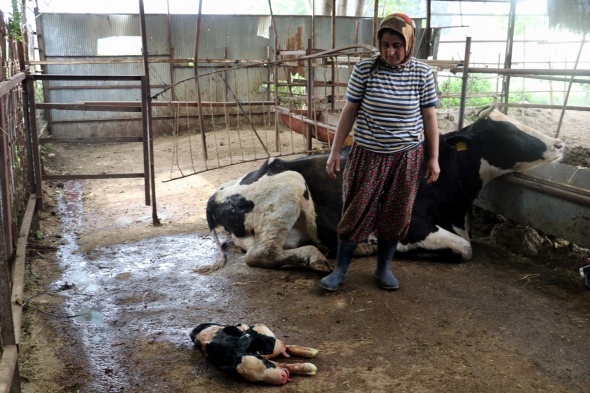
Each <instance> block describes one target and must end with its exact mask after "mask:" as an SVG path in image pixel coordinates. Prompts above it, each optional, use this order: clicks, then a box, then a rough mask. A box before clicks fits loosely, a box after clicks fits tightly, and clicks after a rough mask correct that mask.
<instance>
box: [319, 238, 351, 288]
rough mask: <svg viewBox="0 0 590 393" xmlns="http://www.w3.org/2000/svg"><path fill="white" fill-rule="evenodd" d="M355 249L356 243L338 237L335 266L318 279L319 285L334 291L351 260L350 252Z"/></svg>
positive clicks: (342, 278)
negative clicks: (330, 271)
mask: <svg viewBox="0 0 590 393" xmlns="http://www.w3.org/2000/svg"><path fill="white" fill-rule="evenodd" d="M355 249H356V243H347V242H345V241H343V240H340V239H338V251H337V253H336V267H334V270H333V271H332V273H330V274H328V275H327V276H326V277H324V278H322V279H321V280H320V287H322V288H324V289H325V290H327V291H335V290H336V289H338V286H339V285H340V283H341V282H342V281H343V280H344V277H345V276H346V270H348V266H349V265H350V261H351V260H352V254H354V250H355Z"/></svg>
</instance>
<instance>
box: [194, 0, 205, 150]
mask: <svg viewBox="0 0 590 393" xmlns="http://www.w3.org/2000/svg"><path fill="white" fill-rule="evenodd" d="M202 3H203V2H202V0H199V14H198V15H197V32H196V35H197V37H196V39H195V63H194V66H193V70H194V74H195V89H196V92H197V102H198V108H197V110H198V112H199V126H200V127H201V142H202V145H203V159H204V160H207V158H208V157H207V138H205V122H204V121H203V108H202V106H201V87H200V83H199V40H200V36H201V6H202Z"/></svg>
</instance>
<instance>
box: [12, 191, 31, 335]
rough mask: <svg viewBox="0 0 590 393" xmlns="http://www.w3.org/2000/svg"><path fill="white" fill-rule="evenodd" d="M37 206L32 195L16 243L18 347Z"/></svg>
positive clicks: (14, 278)
mask: <svg viewBox="0 0 590 393" xmlns="http://www.w3.org/2000/svg"><path fill="white" fill-rule="evenodd" d="M36 205H37V195H35V194H32V195H31V196H30V197H29V202H28V203H27V208H26V210H25V215H24V216H23V221H22V225H21V227H20V231H19V234H18V241H17V243H16V258H15V261H14V269H13V272H12V299H11V303H12V323H13V324H14V336H15V342H16V344H17V345H19V344H20V339H21V328H22V319H23V302H24V298H23V293H24V288H25V284H24V282H25V259H26V256H27V241H28V238H29V232H30V230H31V223H32V222H33V216H34V214H35V208H36Z"/></svg>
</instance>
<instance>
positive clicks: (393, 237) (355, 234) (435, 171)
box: [320, 14, 440, 291]
mask: <svg viewBox="0 0 590 393" xmlns="http://www.w3.org/2000/svg"><path fill="white" fill-rule="evenodd" d="M414 34H415V25H414V22H413V21H412V19H411V18H410V17H408V16H407V15H404V14H392V15H389V16H387V17H386V18H384V19H383V21H382V22H381V25H380V26H379V31H378V41H379V52H380V55H379V56H377V57H374V58H371V59H367V60H361V61H360V62H359V63H357V64H356V65H355V66H354V68H353V71H352V74H351V76H350V80H349V82H348V90H347V93H346V104H345V105H344V108H343V110H342V114H341V116H340V120H339V122H338V126H337V129H336V134H335V137H334V143H333V145H332V150H331V152H330V156H329V158H328V161H327V163H326V172H327V173H328V175H329V176H330V177H332V178H336V172H339V171H340V160H341V155H340V150H341V148H342V144H343V142H344V140H345V139H346V137H347V136H348V134H349V133H350V131H351V130H352V127H353V125H354V123H355V121H356V123H357V125H356V129H355V133H354V138H355V139H354V144H353V146H352V150H351V152H350V156H349V158H348V161H347V163H346V167H345V168H344V172H343V184H342V194H343V195H342V198H343V210H342V218H341V220H340V223H339V224H338V228H337V232H338V251H337V257H336V266H335V268H334V271H333V272H332V273H330V274H329V275H328V276H326V277H324V278H323V279H322V280H321V281H320V286H321V287H322V288H324V289H326V290H329V291H334V290H336V289H337V288H338V286H339V285H340V283H341V282H342V280H344V277H345V275H346V271H347V269H348V266H349V264H350V261H351V259H352V256H353V253H354V250H355V249H356V246H357V243H360V242H365V241H367V238H368V236H369V235H370V234H371V233H375V236H376V237H377V240H378V242H377V268H376V271H375V275H376V278H377V285H378V286H379V287H380V288H382V289H385V290H393V289H397V288H399V282H398V280H397V279H396V278H395V277H394V275H393V274H392V273H391V270H390V269H389V264H390V261H391V259H392V258H393V254H394V252H395V249H396V246H397V242H398V240H399V239H402V238H404V237H405V235H406V233H407V231H408V227H409V224H410V218H411V215H412V207H413V205H414V199H415V198H416V192H417V190H418V182H419V173H420V169H421V166H422V165H423V158H424V150H423V142H424V141H426V148H427V149H428V153H429V154H428V157H429V158H428V161H427V162H426V163H425V164H426V168H425V169H426V170H425V175H426V178H427V181H428V182H429V183H430V182H433V181H436V180H437V179H438V175H439V173H440V167H439V165H438V138H439V134H438V124H437V121H436V109H435V106H436V104H437V101H438V98H437V96H436V91H435V84H434V77H433V75H432V72H431V70H430V68H429V67H428V65H426V64H424V63H422V62H420V61H418V60H417V59H416V58H414V57H412V50H413V47H414Z"/></svg>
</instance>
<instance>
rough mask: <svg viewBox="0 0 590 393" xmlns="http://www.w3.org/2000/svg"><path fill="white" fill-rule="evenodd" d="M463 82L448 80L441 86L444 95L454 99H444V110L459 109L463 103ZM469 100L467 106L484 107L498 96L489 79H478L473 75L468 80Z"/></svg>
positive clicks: (457, 79) (442, 102) (460, 80)
mask: <svg viewBox="0 0 590 393" xmlns="http://www.w3.org/2000/svg"><path fill="white" fill-rule="evenodd" d="M462 84H463V82H462V79H461V78H448V79H447V80H445V81H444V82H443V83H442V84H441V85H440V86H439V89H440V91H441V93H442V94H443V95H445V94H449V93H450V94H452V95H453V97H449V98H442V99H441V105H442V107H443V108H445V107H446V108H448V107H458V106H459V105H460V102H461V97H460V95H461V86H462ZM467 93H468V95H467V99H466V102H465V104H466V106H483V105H487V104H489V103H490V101H491V100H492V97H493V96H495V95H496V93H495V92H494V90H493V89H492V84H491V83H490V79H489V78H484V77H478V76H476V75H471V76H470V77H469V78H468V80H467ZM469 93H489V95H485V94H483V95H479V96H473V97H469Z"/></svg>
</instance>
